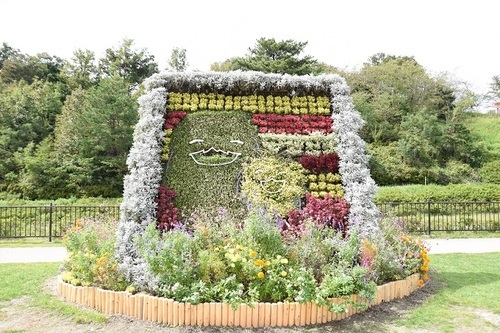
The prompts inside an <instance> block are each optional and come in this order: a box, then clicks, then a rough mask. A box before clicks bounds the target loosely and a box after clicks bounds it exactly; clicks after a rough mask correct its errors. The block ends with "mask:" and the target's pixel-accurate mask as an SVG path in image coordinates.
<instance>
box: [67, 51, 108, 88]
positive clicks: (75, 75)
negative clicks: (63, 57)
mask: <svg viewBox="0 0 500 333" xmlns="http://www.w3.org/2000/svg"><path fill="white" fill-rule="evenodd" d="M62 75H63V76H64V77H66V80H67V83H68V85H69V87H70V88H71V89H72V90H73V89H76V88H78V87H81V88H83V89H88V88H90V87H92V86H94V85H95V84H97V82H98V81H99V77H100V73H99V69H98V67H97V65H96V59H95V54H94V52H93V51H90V50H82V49H77V50H76V51H74V52H73V57H72V58H71V59H70V60H69V61H66V62H65V65H64V68H63V70H62Z"/></svg>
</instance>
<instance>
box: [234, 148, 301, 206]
mask: <svg viewBox="0 0 500 333" xmlns="http://www.w3.org/2000/svg"><path fill="white" fill-rule="evenodd" d="M305 173H306V170H305V169H304V168H303V167H302V166H301V165H300V164H299V163H297V162H294V161H287V160H285V159H282V158H276V157H265V158H255V159H252V161H251V162H249V163H247V164H246V165H245V168H244V169H243V183H242V186H241V191H242V194H243V196H244V197H245V198H246V199H248V200H249V201H250V202H251V203H255V204H257V205H262V206H264V207H267V208H268V209H270V210H271V211H276V212H277V213H279V214H280V215H281V216H286V214H287V213H288V211H290V210H293V209H296V208H297V207H296V202H297V201H298V200H300V197H302V196H304V195H305V183H306V181H307V178H306V176H305Z"/></svg>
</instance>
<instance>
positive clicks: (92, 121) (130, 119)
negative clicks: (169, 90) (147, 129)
mask: <svg viewBox="0 0 500 333" xmlns="http://www.w3.org/2000/svg"><path fill="white" fill-rule="evenodd" d="M137 109H138V105H137V101H136V98H135V97H134V96H131V95H130V94H129V83H128V81H126V80H125V79H123V78H121V77H118V76H113V77H110V78H105V79H102V80H101V81H100V82H99V84H98V85H97V86H96V87H94V88H91V89H89V90H88V91H83V90H81V89H80V90H75V91H74V92H73V94H72V95H71V96H70V97H68V99H67V101H66V103H65V106H64V110H63V112H62V114H61V115H60V117H59V118H58V122H57V130H56V134H55V142H54V148H55V154H56V155H57V156H58V158H59V159H60V161H61V163H65V164H66V166H65V168H66V169H68V170H74V171H76V172H78V173H79V174H78V175H73V176H72V177H71V179H72V180H73V181H75V182H78V184H77V185H78V186H77V187H78V191H79V192H78V193H77V194H78V195H84V196H99V195H101V196H107V197H109V196H111V197H113V196H115V197H116V196H120V195H121V192H122V184H123V183H122V182H123V177H124V175H125V173H126V172H127V167H126V163H125V162H126V158H127V155H128V151H129V150H130V147H131V145H132V133H133V126H134V125H135V123H136V122H137V118H138V117H137Z"/></svg>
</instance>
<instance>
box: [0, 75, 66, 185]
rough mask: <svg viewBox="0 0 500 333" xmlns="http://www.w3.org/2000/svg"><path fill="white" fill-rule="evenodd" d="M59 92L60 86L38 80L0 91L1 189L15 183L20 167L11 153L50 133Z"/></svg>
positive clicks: (60, 93) (16, 84)
mask: <svg viewBox="0 0 500 333" xmlns="http://www.w3.org/2000/svg"><path fill="white" fill-rule="evenodd" d="M62 91H63V89H62V85H61V84H60V83H50V82H42V81H40V80H38V79H36V80H35V81H34V82H33V83H32V84H31V85H29V84H27V83H26V82H25V81H24V80H21V81H19V82H18V83H12V84H9V85H4V87H3V89H0V153H1V156H2V158H1V159H0V187H5V186H6V185H7V181H12V182H14V181H15V180H16V175H17V171H18V168H19V166H18V164H17V163H16V162H15V160H14V154H15V153H16V152H18V151H20V150H22V149H24V148H25V147H27V146H28V145H29V144H30V143H32V144H33V145H37V144H39V143H40V142H41V141H42V140H44V139H45V138H46V137H48V136H50V135H51V134H52V133H53V131H54V126H55V119H56V116H57V115H58V114H59V113H60V112H61V108H62V102H61V101H62V99H63V97H64V93H63V92H62ZM2 184H3V185H2Z"/></svg>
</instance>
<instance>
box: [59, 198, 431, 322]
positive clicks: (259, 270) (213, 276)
mask: <svg viewBox="0 0 500 333" xmlns="http://www.w3.org/2000/svg"><path fill="white" fill-rule="evenodd" d="M309 199H310V200H311V201H310V202H311V206H312V205H325V204H332V202H328V203H327V202H326V201H327V200H319V199H315V198H313V197H310V198H309ZM329 199H330V198H329ZM329 199H328V200H329ZM336 204H337V205H338V204H341V203H340V202H337V203H336ZM346 209H347V207H346ZM305 211H308V210H307V209H305ZM317 212H318V210H317V209H313V210H311V211H310V216H309V217H308V218H307V219H306V223H304V224H302V227H301V230H300V232H299V231H298V230H295V231H296V232H295V234H294V235H293V237H292V234H291V231H292V230H291V229H288V230H286V232H283V231H284V230H283V229H282V227H281V226H280V223H279V222H280V221H276V219H275V215H273V214H270V213H268V212H266V211H263V210H253V209H251V210H250V211H245V212H241V215H230V214H227V211H224V210H219V211H218V212H211V213H208V212H199V213H198V214H196V215H193V216H191V218H190V219H188V220H187V221H186V223H185V224H183V225H176V227H174V228H173V229H170V230H169V231H166V232H163V231H161V230H158V228H157V226H156V224H155V223H151V224H150V225H149V226H148V227H146V229H145V231H144V233H143V234H142V235H141V236H140V237H137V238H136V239H135V240H134V242H135V244H136V246H137V248H138V251H139V252H140V253H141V254H142V256H143V258H144V269H145V274H146V276H150V277H155V283H149V284H141V283H140V281H137V280H136V281H135V282H134V283H133V285H128V284H127V283H126V282H125V276H124V275H123V274H121V273H120V271H118V270H117V266H118V265H117V263H116V260H115V259H116V257H115V253H114V252H113V249H114V248H115V246H114V245H115V244H114V242H113V236H112V235H115V232H114V231H115V230H116V222H113V221H110V220H102V221H97V225H96V223H94V222H96V221H81V222H79V223H78V224H77V226H76V227H74V228H72V229H71V230H68V232H67V234H66V235H65V244H66V246H67V248H68V251H69V253H70V254H71V256H70V258H69V259H68V260H67V261H66V262H65V264H64V267H65V272H64V273H63V274H62V277H63V279H64V281H66V282H68V283H71V284H74V285H83V286H97V287H101V288H104V289H112V290H116V291H123V290H127V291H129V292H147V293H149V294H152V295H156V296H162V297H167V298H172V299H174V300H175V301H178V302H187V303H191V304H198V303H202V302H225V303H229V304H230V305H231V306H233V307H237V306H238V305H239V304H241V303H247V304H250V305H251V304H252V303H254V302H286V301H290V302H292V301H294V302H300V303H303V302H311V301H314V302H316V303H317V304H319V305H328V306H329V309H330V310H331V311H336V312H343V311H345V309H346V305H348V304H350V305H354V306H356V305H360V304H352V303H351V302H352V301H351V298H350V297H349V296H350V295H352V294H358V295H359V296H360V297H361V298H362V299H370V298H372V297H373V296H374V292H375V286H376V285H380V284H384V283H386V282H389V281H393V280H398V279H403V278H405V277H407V276H409V275H411V274H414V273H420V276H421V283H424V281H425V280H426V279H427V278H428V277H427V271H428V264H429V259H428V255H427V248H426V247H425V245H424V244H423V243H422V242H420V241H417V240H414V239H413V238H411V237H409V236H408V235H406V234H405V233H404V229H403V228H402V227H401V224H400V223H399V222H398V221H396V220H394V219H392V218H386V219H384V220H383V221H382V223H381V228H380V230H381V233H380V234H377V235H363V233H360V232H359V230H358V229H357V228H349V230H348V232H347V233H346V235H345V237H344V236H343V235H342V233H339V232H338V229H342V228H344V227H345V226H342V225H341V222H339V221H338V220H336V219H335V217H330V216H326V215H321V214H319V215H318V213H317ZM242 216H244V220H242ZM336 229H337V230H336ZM344 296H346V298H344V300H345V302H344V303H343V304H334V303H332V302H331V301H330V299H331V298H339V297H340V298H342V297H344Z"/></svg>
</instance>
